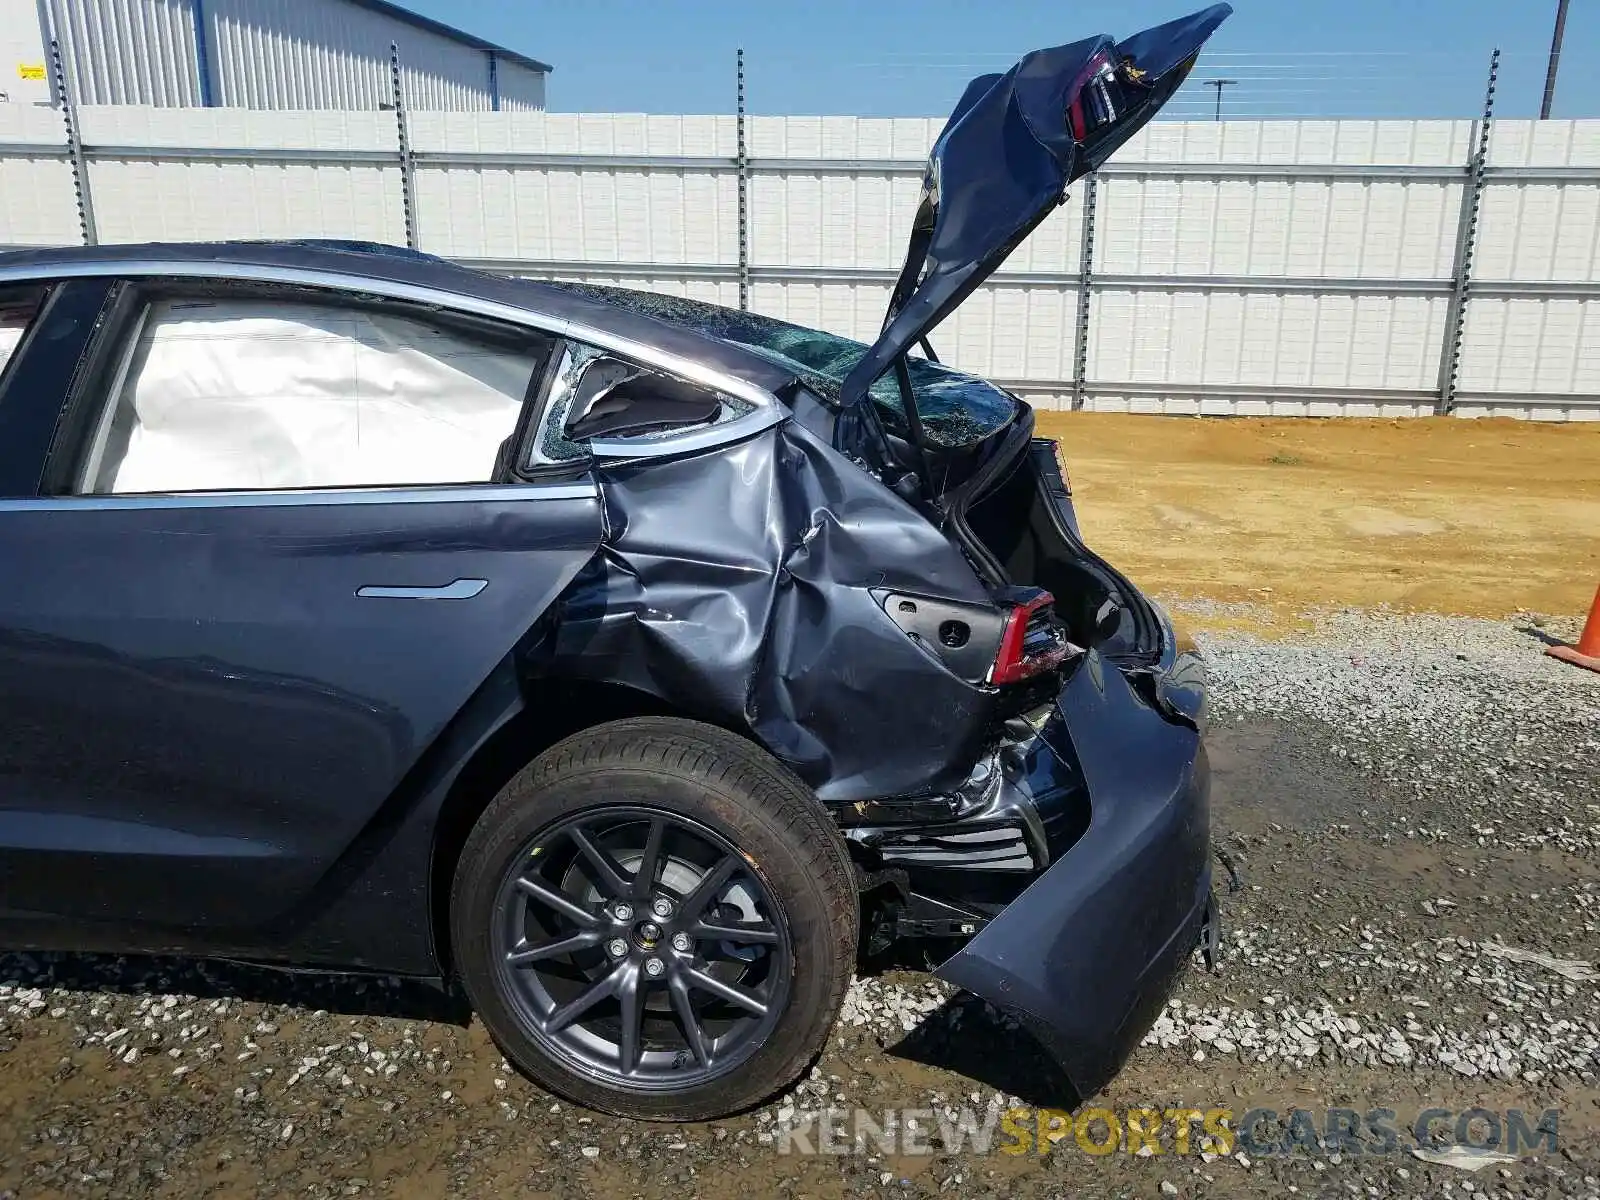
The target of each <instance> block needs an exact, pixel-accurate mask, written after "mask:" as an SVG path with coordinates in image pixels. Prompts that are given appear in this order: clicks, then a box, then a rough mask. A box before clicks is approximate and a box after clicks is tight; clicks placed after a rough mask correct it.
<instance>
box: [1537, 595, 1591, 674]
mask: <svg viewBox="0 0 1600 1200" xmlns="http://www.w3.org/2000/svg"><path fill="white" fill-rule="evenodd" d="M1545 653H1546V654H1548V655H1549V656H1550V657H1551V658H1559V659H1560V660H1561V661H1562V662H1569V663H1571V664H1572V665H1573V666H1575V667H1587V668H1589V670H1591V671H1600V590H1597V591H1596V592H1595V594H1594V604H1593V605H1592V606H1591V607H1590V609H1589V619H1588V620H1587V621H1585V622H1584V623H1583V632H1582V633H1581V634H1579V635H1578V644H1577V645H1576V646H1551V647H1550V649H1548V650H1546V651H1545Z"/></svg>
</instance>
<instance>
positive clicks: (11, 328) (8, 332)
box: [0, 320, 25, 371]
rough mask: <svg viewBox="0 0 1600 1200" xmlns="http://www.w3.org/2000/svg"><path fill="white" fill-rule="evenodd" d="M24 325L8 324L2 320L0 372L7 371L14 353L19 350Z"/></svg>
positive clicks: (0, 324) (0, 321) (0, 327)
mask: <svg viewBox="0 0 1600 1200" xmlns="http://www.w3.org/2000/svg"><path fill="white" fill-rule="evenodd" d="M24 328H25V326H23V325H22V324H20V323H19V324H7V323H6V322H5V321H3V320H0V371H3V370H5V368H6V363H7V362H9V361H10V360H11V355H12V353H13V352H14V351H15V350H16V348H17V343H18V342H20V341H21V340H22V331H23V329H24Z"/></svg>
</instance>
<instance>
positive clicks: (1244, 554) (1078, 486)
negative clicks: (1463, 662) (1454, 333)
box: [1039, 413, 1600, 625]
mask: <svg viewBox="0 0 1600 1200" xmlns="http://www.w3.org/2000/svg"><path fill="white" fill-rule="evenodd" d="M1039 430H1040V432H1041V434H1042V435H1043V436H1048V437H1055V438H1058V439H1059V440H1060V442H1061V447H1062V452H1063V455H1064V457H1065V459H1066V462H1067V466H1068V470H1069V472H1070V474H1071V478H1072V488H1073V493H1074V498H1075V501H1076V504H1077V508H1078V516H1079V519H1080V521H1081V522H1082V525H1083V530H1084V534H1085V536H1086V537H1087V538H1088V539H1089V540H1090V541H1091V543H1092V544H1093V545H1094V546H1095V548H1096V549H1097V550H1099V551H1100V552H1101V553H1103V554H1104V555H1105V556H1106V557H1107V558H1109V559H1110V560H1111V561H1112V562H1114V563H1116V564H1117V565H1118V566H1119V567H1121V568H1122V569H1123V570H1125V571H1127V573H1128V574H1129V575H1130V576H1131V577H1132V578H1133V579H1134V581H1135V582H1137V583H1139V584H1140V585H1141V586H1145V587H1148V588H1149V589H1150V590H1152V591H1154V592H1156V593H1158V594H1161V595H1170V596H1179V597H1185V598H1207V599H1212V600H1218V601H1227V602H1238V601H1245V602H1249V603H1251V604H1252V605H1263V606H1268V607H1270V608H1271V609H1273V610H1274V611H1275V612H1276V613H1277V614H1278V616H1279V618H1280V620H1281V619H1284V618H1292V617H1293V615H1294V614H1295V613H1298V612H1301V611H1303V610H1306V609H1312V608H1316V609H1322V608H1328V607H1343V606H1352V607H1358V608H1369V609H1370V608H1377V607H1380V606H1390V607H1393V608H1396V609H1400V610H1403V611H1428V612H1437V613H1445V614H1459V615H1463V616H1482V617H1503V616H1509V615H1511V614H1513V613H1516V612H1518V611H1532V612H1539V613H1556V614H1569V615H1570V614H1576V613H1582V612H1585V611H1587V609H1588V607H1589V603H1590V601H1591V600H1592V599H1593V597H1594V591H1595V585H1596V584H1597V583H1600V422H1597V423H1592V424H1587V425H1578V424H1573V425H1548V424H1534V423H1530V422H1522V421H1512V420H1508V419H1492V420H1472V421H1465V420H1457V419H1452V418H1441V419H1424V420H1417V419H1407V420H1345V419H1341V420H1326V421H1323V420H1306V419H1303V418H1302V419H1257V418H1239V419H1234V420H1222V419H1216V418H1210V419H1198V420H1191V419H1182V418H1166V419H1152V418H1150V417H1146V416H1127V415H1123V414H1115V413H1041V414H1040V415H1039ZM1288 623H1289V624H1290V625H1293V624H1294V622H1293V621H1292V620H1290V621H1289V622H1288Z"/></svg>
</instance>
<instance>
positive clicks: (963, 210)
mask: <svg viewBox="0 0 1600 1200" xmlns="http://www.w3.org/2000/svg"><path fill="white" fill-rule="evenodd" d="M1232 11H1233V10H1232V8H1230V7H1229V6H1228V5H1226V4H1216V5H1212V6H1211V7H1210V8H1206V9H1202V10H1201V11H1199V12H1196V13H1192V14H1191V15H1189V16H1187V17H1181V18H1179V19H1178V20H1176V21H1169V22H1167V23H1166V24H1164V25H1158V26H1155V27H1154V28H1152V29H1147V30H1145V31H1144V32H1142V33H1138V34H1134V35H1133V36H1132V37H1129V38H1127V39H1125V40H1124V41H1123V42H1121V43H1120V44H1118V43H1117V42H1114V41H1113V40H1112V39H1111V38H1109V37H1106V36H1104V35H1102V36H1098V37H1091V38H1086V39H1084V40H1083V41H1081V42H1073V43H1071V44H1070V45H1066V46H1053V47H1050V48H1048V49H1044V50H1035V51H1034V52H1033V53H1031V54H1028V55H1025V56H1024V57H1023V58H1022V59H1021V60H1020V61H1019V62H1018V63H1017V64H1016V65H1015V66H1014V67H1012V68H1011V70H1009V71H1007V72H1006V73H1005V74H1003V75H981V76H979V77H978V78H976V79H974V80H973V81H972V82H971V83H970V84H968V85H967V90H966V92H965V93H964V94H963V95H962V97H961V100H960V101H959V102H958V103H957V105H956V107H955V109H954V111H953V112H952V113H951V114H950V119H949V120H948V121H947V122H946V123H945V127H944V130H943V131H942V132H941V133H940V134H939V138H938V140H937V141H935V142H934V145H933V150H932V153H931V154H930V156H929V169H928V179H927V181H926V182H925V184H924V187H925V189H926V191H927V194H926V195H925V197H924V202H923V206H924V212H923V213H921V214H919V217H918V228H916V229H915V230H914V231H913V233H912V238H911V250H910V254H909V257H908V261H907V264H906V267H907V270H908V271H909V272H910V275H911V278H914V279H916V280H917V284H916V289H915V291H913V292H912V293H911V294H910V295H909V296H908V297H907V298H906V302H905V303H904V304H903V305H902V306H901V307H900V309H899V311H898V312H895V313H893V314H892V316H891V319H890V320H889V321H888V323H887V325H886V326H885V328H884V330H883V333H882V335H881V336H880V337H879V339H878V340H877V342H875V343H874V344H873V347H872V349H871V350H870V351H869V352H868V353H867V355H866V356H865V357H864V358H863V359H862V360H861V361H860V362H859V363H858V364H857V365H856V367H855V369H854V370H853V371H851V372H850V374H849V376H848V377H847V378H846V379H845V382H844V385H843V387H842V388H841V395H840V399H841V402H842V403H843V404H844V405H845V406H846V407H847V408H855V407H857V406H860V412H859V413H856V412H851V413H850V414H849V415H848V417H847V420H846V422H845V428H846V429H847V430H849V431H850V436H852V437H854V438H856V439H858V440H862V441H864V442H866V443H867V444H871V443H872V442H873V441H874V440H875V439H874V438H873V437H872V432H871V430H870V429H869V430H864V431H855V430H853V429H852V428H851V427H852V426H853V424H854V422H856V421H857V420H861V421H865V422H867V423H869V424H876V415H875V414H874V413H873V411H872V410H871V408H870V407H866V406H864V405H861V401H862V399H863V398H864V397H865V395H866V393H867V389H868V388H869V387H870V386H871V384H872V383H873V381H874V380H876V379H878V378H879V377H880V376H882V375H883V373H884V372H885V371H887V370H888V369H889V367H890V365H891V364H892V363H893V362H894V360H895V359H896V358H898V357H899V356H900V355H901V354H903V353H905V352H906V350H908V349H909V348H910V347H911V346H913V345H914V344H915V343H916V341H917V339H919V338H921V337H925V336H927V335H928V334H929V333H930V332H931V331H932V330H933V328H934V327H935V326H936V325H938V323H939V322H940V321H942V320H943V319H944V318H945V317H946V316H948V315H949V314H950V313H951V312H952V311H953V310H954V309H955V308H956V306H957V305H959V304H960V303H961V302H962V301H963V300H964V299H966V297H967V296H968V295H970V294H971V293H972V291H973V290H974V289H975V288H977V287H978V286H979V285H980V284H981V283H982V282H983V281H984V280H985V279H987V278H988V277H989V275H990V274H991V273H993V272H994V270H995V269H996V268H997V267H999V265H1000V264H1001V263H1002V262H1004V261H1005V259H1006V258H1007V256H1009V255H1010V253H1011V252H1012V251H1013V250H1015V249H1016V248H1017V246H1018V244H1019V243H1020V242H1021V241H1022V239H1023V238H1024V237H1026V236H1027V235H1028V233H1029V232H1030V231H1031V230H1032V229H1033V228H1034V227H1035V226H1036V225H1038V224H1039V222H1041V221H1042V220H1044V218H1045V217H1046V216H1048V215H1049V213H1050V212H1051V211H1052V210H1053V209H1054V208H1055V207H1056V205H1057V204H1058V203H1059V202H1060V200H1061V198H1062V196H1063V194H1064V193H1065V191H1066V189H1067V186H1068V185H1069V184H1070V183H1072V181H1073V180H1075V179H1078V178H1080V177H1082V176H1083V175H1086V174H1088V173H1089V172H1090V171H1092V170H1094V169H1095V168H1097V167H1099V166H1100V164H1101V163H1103V162H1104V161H1105V160H1106V159H1107V158H1109V157H1110V156H1111V154H1112V153H1113V152H1114V151H1115V150H1116V149H1117V148H1118V147H1120V146H1121V145H1122V144H1123V143H1125V142H1126V141H1127V140H1128V138H1130V137H1132V136H1133V135H1134V134H1135V133H1136V132H1137V131H1138V130H1139V129H1140V128H1142V127H1143V126H1144V125H1145V123H1146V122H1148V121H1149V120H1150V118H1151V117H1153V116H1154V115H1155V114H1156V112H1157V110H1159V109H1160V108H1161V106H1162V105H1163V104H1165V103H1166V101H1167V100H1168V98H1170V96H1171V95H1172V93H1173V91H1175V90H1176V88H1177V86H1178V85H1179V84H1180V83H1182V82H1183V79H1184V77H1185V75H1186V74H1187V72H1186V71H1184V70H1182V69H1180V68H1182V67H1183V65H1184V64H1185V63H1187V62H1188V61H1189V60H1190V59H1191V58H1192V57H1193V56H1194V55H1195V54H1197V53H1198V52H1199V50H1200V48H1201V46H1203V45H1204V44H1205V41H1206V39H1207V38H1209V37H1210V36H1211V34H1212V33H1214V32H1215V31H1216V29H1217V27H1218V26H1219V25H1221V24H1222V22H1223V21H1224V20H1226V19H1227V17H1228V16H1229V14H1230V13H1232ZM1102 51H1105V52H1108V53H1109V54H1110V55H1111V57H1112V61H1113V62H1119V61H1121V60H1122V59H1125V58H1127V59H1132V60H1133V62H1134V64H1135V65H1136V66H1137V67H1138V68H1139V69H1140V71H1142V72H1143V79H1142V82H1143V83H1144V84H1145V85H1146V87H1147V89H1148V90H1147V91H1146V92H1145V93H1144V95H1143V97H1142V98H1141V99H1140V100H1139V102H1138V103H1137V105H1135V106H1134V107H1133V108H1131V109H1129V110H1126V111H1125V112H1124V113H1123V114H1121V119H1120V120H1119V121H1118V122H1117V124H1116V126H1115V127H1114V128H1113V129H1111V130H1110V132H1109V133H1106V134H1105V135H1103V136H1101V137H1098V138H1096V139H1093V140H1092V141H1091V142H1090V143H1089V147H1088V151H1087V152H1086V153H1085V152H1083V151H1082V149H1081V148H1080V146H1079V145H1078V143H1077V141H1076V140H1075V139H1074V138H1073V136H1072V133H1071V131H1070V129H1069V128H1068V126H1067V120H1066V111H1067V105H1068V102H1069V101H1070V100H1071V93H1072V90H1073V88H1074V86H1075V85H1076V83H1077V81H1078V80H1079V78H1080V77H1081V74H1082V72H1083V71H1084V69H1085V68H1086V67H1087V66H1088V64H1089V63H1090V61H1091V60H1092V59H1093V58H1094V57H1095V55H1097V54H1099V53H1101V52H1102ZM930 203H931V204H932V205H933V206H934V209H933V212H932V213H931V214H929V213H928V212H927V211H926V210H927V209H928V206H929V204H930ZM930 215H931V219H932V228H931V229H928V228H926V226H925V224H924V222H925V221H926V220H927V219H928V217H929V216H930ZM879 453H880V454H881V451H879Z"/></svg>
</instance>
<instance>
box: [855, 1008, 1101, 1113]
mask: <svg viewBox="0 0 1600 1200" xmlns="http://www.w3.org/2000/svg"><path fill="white" fill-rule="evenodd" d="M887 1052H888V1053H889V1054H891V1055H893V1056H894V1057H896V1058H900V1059H905V1060H907V1061H909V1062H914V1063H919V1064H921V1065H922V1066H925V1067H937V1068H938V1069H939V1070H941V1071H953V1072H955V1073H956V1074H957V1075H962V1076H965V1077H966V1078H968V1079H971V1080H973V1081H974V1082H975V1083H978V1084H981V1085H983V1086H984V1087H988V1088H992V1089H994V1090H995V1091H997V1092H1003V1093H1005V1094H1006V1095H1007V1096H1017V1097H1020V1098H1021V1099H1022V1101H1023V1103H1025V1104H1030V1105H1033V1106H1034V1107H1037V1108H1059V1109H1064V1110H1067V1111H1071V1110H1073V1109H1076V1108H1077V1107H1078V1105H1079V1104H1080V1103H1082V1098H1081V1097H1080V1096H1079V1095H1078V1093H1077V1092H1076V1090H1074V1088H1073V1086H1072V1084H1071V1083H1069V1082H1068V1081H1067V1077H1066V1074H1065V1073H1064V1072H1063V1071H1062V1070H1061V1068H1060V1066H1059V1065H1057V1063H1056V1061H1055V1060H1054V1059H1053V1058H1051V1057H1050V1055H1049V1054H1048V1053H1047V1052H1046V1051H1045V1049H1044V1047H1043V1046H1041V1045H1040V1044H1039V1043H1038V1042H1037V1041H1035V1040H1034V1039H1033V1038H1032V1037H1031V1036H1030V1035H1029V1034H1028V1033H1026V1032H1025V1031H1024V1030H1023V1029H1022V1028H1021V1027H1019V1026H1018V1025H1017V1024H1016V1022H1014V1021H1011V1020H1008V1019H1007V1018H1006V1017H1005V1016H1003V1015H1002V1014H1000V1013H999V1012H998V1011H996V1010H995V1009H994V1008H993V1007H992V1006H991V1005H988V1004H985V1003H984V1002H983V1001H982V1000H980V999H979V998H978V997H976V996H972V995H969V994H968V993H965V992H962V993H960V994H958V995H956V996H952V997H951V998H950V999H949V1000H947V1001H946V1002H945V1003H944V1004H943V1005H941V1006H940V1007H939V1008H937V1009H935V1010H934V1011H933V1012H931V1013H929V1014H928V1016H927V1019H926V1020H924V1021H923V1022H922V1023H921V1024H920V1025H918V1026H917V1027H916V1028H915V1029H913V1030H912V1031H911V1032H910V1033H909V1034H907V1035H906V1036H905V1037H904V1038H902V1039H901V1040H900V1041H899V1042H896V1043H895V1044H894V1045H893V1046H890V1047H888V1051H887Z"/></svg>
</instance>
